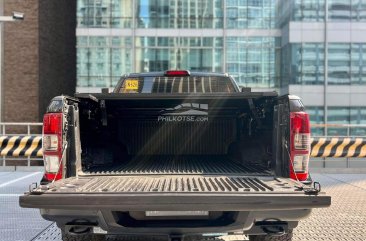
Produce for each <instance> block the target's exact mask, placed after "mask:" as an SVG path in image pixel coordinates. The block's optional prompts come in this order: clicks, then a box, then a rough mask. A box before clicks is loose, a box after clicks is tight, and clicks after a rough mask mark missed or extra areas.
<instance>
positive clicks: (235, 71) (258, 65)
mask: <svg viewBox="0 0 366 241" xmlns="http://www.w3.org/2000/svg"><path fill="white" fill-rule="evenodd" d="M226 43H227V46H228V47H227V49H226V70H227V72H228V73H230V74H231V75H233V77H234V78H235V80H236V81H237V82H238V83H239V85H242V86H248V87H266V88H268V87H276V86H278V83H277V80H278V78H277V77H276V72H275V67H274V66H275V51H276V46H275V43H276V42H275V38H274V37H248V38H247V37H228V38H227V40H226Z"/></svg>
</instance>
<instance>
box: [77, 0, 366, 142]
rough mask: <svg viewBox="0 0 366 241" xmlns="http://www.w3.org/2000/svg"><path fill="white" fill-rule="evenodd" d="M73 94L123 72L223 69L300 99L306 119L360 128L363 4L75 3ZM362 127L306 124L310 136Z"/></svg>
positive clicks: (365, 36) (254, 0)
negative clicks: (313, 125)
mask: <svg viewBox="0 0 366 241" xmlns="http://www.w3.org/2000/svg"><path fill="white" fill-rule="evenodd" d="M76 35H77V90H78V91H80V92H83V91H90V92H95V91H100V88H101V87H113V86H114V84H115V83H116V82H117V81H118V80H119V78H120V76H121V75H122V74H126V73H130V72H146V71H161V70H167V69H189V70H192V71H193V70H197V71H212V72H227V73H229V74H231V75H232V76H233V77H234V78H235V79H236V81H237V82H238V83H239V85H242V86H247V87H252V88H253V89H254V90H255V89H261V90H263V89H275V90H277V91H279V92H280V93H281V94H286V93H291V94H295V95H299V96H301V97H302V98H303V101H304V103H305V105H306V106H307V108H308V111H309V112H310V113H311V121H312V123H315V124H335V123H338V124H366V73H365V68H366V67H363V66H364V64H365V63H366V0H342V1H341V0H292V1H288V0H78V2H77V29H76ZM347 132H349V134H351V135H364V136H366V128H362V127H358V128H351V129H350V130H348V129H347V128H331V127H318V128H313V133H314V134H315V135H325V134H328V135H347V134H348V133H347Z"/></svg>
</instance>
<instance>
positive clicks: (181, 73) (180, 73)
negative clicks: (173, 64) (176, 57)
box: [165, 70, 190, 76]
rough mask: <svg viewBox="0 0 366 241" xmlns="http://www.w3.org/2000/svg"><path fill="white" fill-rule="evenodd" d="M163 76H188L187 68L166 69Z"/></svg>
mask: <svg viewBox="0 0 366 241" xmlns="http://www.w3.org/2000/svg"><path fill="white" fill-rule="evenodd" d="M165 76H190V73H189V71H188V70H167V71H165Z"/></svg>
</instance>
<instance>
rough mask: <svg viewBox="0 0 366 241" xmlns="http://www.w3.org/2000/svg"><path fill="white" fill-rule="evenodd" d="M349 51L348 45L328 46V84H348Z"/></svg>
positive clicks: (349, 72) (349, 78) (349, 76)
mask: <svg viewBox="0 0 366 241" xmlns="http://www.w3.org/2000/svg"><path fill="white" fill-rule="evenodd" d="M350 80H351V49H350V44H329V45H328V84H330V85H332V84H333V85H343V84H350Z"/></svg>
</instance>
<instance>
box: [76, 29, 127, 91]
mask: <svg viewBox="0 0 366 241" xmlns="http://www.w3.org/2000/svg"><path fill="white" fill-rule="evenodd" d="M131 52H132V50H131V38H130V37H127V38H123V37H118V38H116V37H102V36H89V37H85V36H79V37H77V87H113V86H114V85H115V84H116V83H117V82H118V80H119V79H120V78H121V75H122V74H125V73H130V72H132V62H131V61H132V60H131V58H130V56H131V55H132V53H131Z"/></svg>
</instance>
